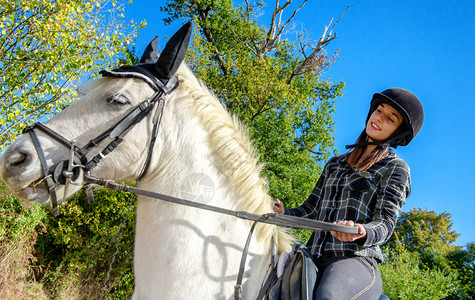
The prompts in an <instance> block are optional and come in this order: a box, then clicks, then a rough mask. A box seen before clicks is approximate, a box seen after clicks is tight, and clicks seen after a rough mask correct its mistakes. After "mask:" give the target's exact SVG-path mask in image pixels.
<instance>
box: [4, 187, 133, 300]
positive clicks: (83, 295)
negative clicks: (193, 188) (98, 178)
mask: <svg viewBox="0 0 475 300" xmlns="http://www.w3.org/2000/svg"><path fill="white" fill-rule="evenodd" d="M0 188H1V194H0V196H1V199H0V209H1V212H0V218H1V219H2V223H1V224H2V225H1V227H0V239H1V241H2V243H1V246H0V259H1V265H0V268H1V269H0V272H1V277H0V285H1V289H0V293H1V294H2V295H12V297H7V298H14V299H23V298H24V299H31V298H37V299H58V298H68V299H91V298H92V299H98V298H99V297H100V295H101V293H103V295H104V298H106V299H124V298H127V297H128V296H130V295H131V294H132V293H133V281H134V276H133V243H134V229H135V199H136V197H135V195H131V194H128V193H118V192H112V191H109V190H106V189H100V190H97V191H95V198H96V199H95V200H96V201H95V203H94V204H93V205H88V204H87V201H86V198H85V195H84V193H82V192H81V193H78V194H77V195H76V196H74V197H73V198H72V199H70V201H69V202H68V205H67V206H65V207H60V214H59V216H58V217H57V218H55V217H53V215H52V214H51V212H50V211H49V210H48V209H45V208H42V207H41V206H39V205H35V204H31V203H25V202H21V201H19V200H18V199H16V198H15V197H12V196H11V195H9V194H8V192H6V188H5V186H4V184H3V183H2V185H1V187H0ZM118 238H120V240H119V242H117V239H118ZM116 251H117V255H116V256H114V253H115V252H116ZM111 264H112V267H111V271H110V274H108V271H109V268H110V265H111ZM108 276H109V277H108ZM106 281H107V282H106Z"/></svg>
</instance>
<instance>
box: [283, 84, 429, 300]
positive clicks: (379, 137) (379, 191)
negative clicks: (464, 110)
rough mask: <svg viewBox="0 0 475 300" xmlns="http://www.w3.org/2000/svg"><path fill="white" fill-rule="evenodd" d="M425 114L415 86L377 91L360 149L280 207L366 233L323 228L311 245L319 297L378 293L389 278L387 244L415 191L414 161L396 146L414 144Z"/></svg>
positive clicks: (375, 296)
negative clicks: (301, 197) (381, 266)
mask: <svg viewBox="0 0 475 300" xmlns="http://www.w3.org/2000/svg"><path fill="white" fill-rule="evenodd" d="M423 120H424V113H423V109H422V105H421V103H420V102H419V100H418V99H417V97H416V96H414V95H413V94H412V93H410V92H409V91H407V90H404V89H400V88H391V89H387V90H384V91H383V92H381V93H376V94H374V96H373V99H372V100H371V107H370V111H369V114H368V117H367V119H366V128H365V130H363V132H362V133H361V135H360V137H359V138H358V140H357V142H356V144H354V145H350V146H347V148H351V149H352V150H351V151H350V152H348V153H346V154H344V155H340V156H335V157H333V158H331V159H330V160H329V161H328V163H327V164H326V165H325V168H324V170H323V172H322V174H321V176H320V178H319V179H318V182H317V184H316V186H315V188H314V189H313V191H312V193H311V194H310V196H309V197H308V199H307V200H306V201H305V202H304V203H303V204H302V205H301V206H299V207H296V208H292V209H287V208H284V206H283V204H282V202H281V201H279V200H278V199H277V200H276V205H275V206H274V211H275V212H276V213H280V214H288V215H293V216H299V217H305V218H312V219H316V220H319V221H326V222H333V223H336V224H341V225H347V226H357V227H358V228H359V232H358V234H344V233H338V232H322V231H315V232H313V234H312V236H311V237H310V239H309V241H308V243H307V247H308V248H309V249H310V251H311V252H312V254H313V257H314V260H315V263H316V265H317V267H318V269H319V274H320V275H319V279H318V280H319V283H318V287H317V290H316V291H315V293H316V297H315V298H316V299H332V300H335V299H344V300H348V299H378V298H379V297H380V295H381V292H382V280H381V275H380V274H379V270H378V263H380V262H382V261H383V256H382V253H381V250H380V247H379V246H380V245H381V244H383V243H385V242H386V241H387V240H388V239H389V238H390V236H391V234H392V233H393V230H394V226H395V224H396V221H397V218H398V214H399V212H400V210H401V207H402V205H403V204H404V203H405V199H406V197H408V196H409V194H410V188H411V182H410V174H409V166H408V165H407V164H406V163H405V162H404V161H403V160H402V159H400V158H398V156H397V155H396V154H395V153H394V152H393V151H392V150H390V149H389V147H394V148H396V147H397V146H406V145H407V144H409V143H410V142H411V140H412V139H413V138H414V137H415V136H416V135H417V133H418V132H419V130H420V128H421V126H422V123H423Z"/></svg>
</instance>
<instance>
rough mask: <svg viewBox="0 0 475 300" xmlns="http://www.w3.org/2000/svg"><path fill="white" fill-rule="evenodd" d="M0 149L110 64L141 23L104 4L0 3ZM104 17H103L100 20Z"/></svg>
mask: <svg viewBox="0 0 475 300" xmlns="http://www.w3.org/2000/svg"><path fill="white" fill-rule="evenodd" d="M0 7H1V10H0V33H1V35H0V70H1V71H0V82H1V86H0V111H1V115H2V118H1V119H0V151H1V150H2V149H4V147H5V146H7V145H8V144H9V143H10V142H11V141H13V140H15V138H16V137H17V136H18V134H19V133H21V131H22V129H23V128H25V127H26V126H27V125H29V124H31V123H32V122H34V121H35V120H36V119H38V118H39V117H42V116H45V115H51V114H54V113H55V112H57V111H58V110H61V108H63V107H64V106H66V105H67V104H69V103H70V101H71V100H72V99H73V97H74V96H75V95H76V85H77V84H78V83H79V82H80V81H81V80H84V77H85V76H86V74H96V73H97V72H95V71H97V70H100V69H101V68H103V67H105V66H110V65H111V64H113V65H116V63H117V60H118V57H119V56H120V55H121V53H122V52H123V50H124V49H125V48H126V47H127V45H128V44H129V43H130V42H131V41H132V37H133V36H132V35H133V34H134V32H135V31H136V30H137V29H138V28H140V27H142V26H143V25H144V24H134V23H133V22H132V23H130V24H128V25H126V24H124V23H123V22H120V21H119V19H120V18H122V17H124V15H123V13H122V11H123V7H122V6H121V5H118V4H117V2H116V1H112V2H110V1H109V0H88V1H82V0H72V1H65V0H0ZM106 18H107V19H106Z"/></svg>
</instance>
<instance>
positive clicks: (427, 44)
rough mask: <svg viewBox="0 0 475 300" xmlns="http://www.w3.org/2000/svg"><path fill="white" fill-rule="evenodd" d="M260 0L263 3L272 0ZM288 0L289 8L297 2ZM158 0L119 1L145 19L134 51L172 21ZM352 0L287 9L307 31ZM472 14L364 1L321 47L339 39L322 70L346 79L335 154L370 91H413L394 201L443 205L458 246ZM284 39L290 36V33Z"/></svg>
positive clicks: (359, 122)
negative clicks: (398, 195)
mask: <svg viewBox="0 0 475 300" xmlns="http://www.w3.org/2000/svg"><path fill="white" fill-rule="evenodd" d="M238 2H239V1H236V3H238ZM267 2H268V6H269V8H271V7H272V6H273V3H274V1H272V2H271V1H267ZM281 2H283V1H282V0H281ZM293 2H294V3H293V4H292V6H291V8H292V7H294V8H296V7H297V5H298V3H300V1H293ZM152 3H153V4H152ZM164 3H165V1H156V2H155V1H145V0H134V3H133V4H129V5H127V6H126V10H125V15H126V17H127V18H132V19H134V20H135V21H141V20H144V19H145V20H146V21H147V23H148V25H147V27H146V28H145V29H142V30H140V31H139V36H138V37H137V39H136V49H137V51H138V52H139V53H140V54H141V53H142V51H143V50H144V49H145V47H146V45H147V44H148V42H150V40H151V39H153V38H154V37H155V36H156V35H158V36H160V42H159V43H161V45H162V46H163V45H164V43H165V40H164V39H163V37H164V36H166V35H171V34H173V33H174V31H175V30H176V29H177V28H178V27H179V26H180V25H181V23H178V22H175V23H173V24H172V25H171V26H167V27H165V26H164V23H163V21H162V19H163V17H164V15H163V14H162V13H160V11H159V7H160V6H161V5H163V4H164ZM356 3H357V1H354V2H349V1H340V0H327V1H315V0H311V1H309V3H307V4H306V5H305V7H304V9H302V10H300V11H299V13H298V14H297V16H296V17H295V19H294V24H295V29H296V30H300V29H305V30H306V31H307V33H308V34H309V36H311V37H312V38H314V39H315V40H316V39H318V38H319V37H320V36H321V35H322V33H323V29H324V25H328V23H329V22H330V20H331V19H332V18H334V20H337V19H338V17H339V16H340V14H341V13H342V11H343V10H344V9H345V8H346V7H347V6H348V5H349V4H356ZM289 10H290V9H289ZM269 20H270V18H269V16H268V12H266V11H265V10H264V11H263V15H262V17H261V18H260V19H259V22H260V23H261V24H262V25H264V26H266V27H267V26H268V24H269ZM473 20H475V1H473V0H457V1H440V0H433V1H414V0H412V1H407V0H399V1H389V0H364V1H362V2H360V3H359V4H358V5H356V6H354V7H351V8H350V9H349V10H347V12H346V13H345V15H344V16H343V18H342V19H341V21H340V22H339V23H338V25H337V26H336V28H335V30H334V32H336V34H337V37H338V38H337V39H335V40H334V41H332V43H331V44H330V45H329V47H327V51H328V53H329V54H332V53H333V52H335V51H336V50H337V49H338V48H339V49H340V59H338V60H337V61H336V62H335V63H334V64H333V65H332V66H331V67H330V69H329V70H328V71H327V72H326V73H324V74H323V77H325V78H326V79H329V80H332V81H335V82H338V81H341V80H343V81H344V82H345V83H346V87H345V89H344V95H343V97H341V98H339V99H338V100H337V104H336V114H335V119H336V121H337V124H336V128H335V129H336V130H335V138H336V146H337V148H338V150H339V152H340V153H344V152H345V145H347V144H351V143H353V142H354V141H355V140H356V138H357V136H358V135H359V134H360V133H361V130H362V129H363V126H364V121H365V119H366V116H367V113H368V109H369V101H370V100H371V97H372V95H373V93H375V92H380V91H382V90H384V89H386V88H389V87H401V88H405V89H408V90H410V91H411V92H413V93H414V94H415V95H416V96H417V97H418V98H419V99H420V100H421V102H422V104H423V106H424V112H425V121H424V125H423V127H422V129H421V131H420V133H419V135H418V136H417V137H416V138H415V139H414V140H413V141H412V142H411V144H410V145H408V146H406V147H399V148H398V149H397V150H396V152H397V153H398V154H399V156H400V157H402V158H403V159H404V160H406V162H407V163H408V164H409V165H410V167H411V177H412V194H411V196H410V197H409V198H408V199H407V203H406V205H405V206H404V208H403V210H404V211H408V210H410V209H411V208H413V207H420V208H427V209H428V210H430V211H436V212H437V213H441V212H448V213H450V214H452V220H453V222H454V229H455V231H456V232H457V233H459V234H461V236H460V237H459V239H458V240H457V242H456V244H457V245H460V246H463V245H465V244H466V243H468V242H471V241H475V230H473V229H472V227H471V225H472V219H473V218H475V216H474V213H475V204H474V200H475V197H474V193H473V191H472V189H473V188H475V179H474V175H473V171H474V167H475V164H474V162H473V161H472V159H471V157H470V153H471V152H473V148H472V147H473V146H474V143H475V126H474V125H473V124H474V123H472V121H474V119H475V101H474V100H473V99H472V98H473V97H474V96H473V94H474V92H473V90H474V89H475V76H474V70H475V63H474V58H473V55H474V53H475V52H474V49H475V42H474V38H475V23H474V22H473ZM286 38H288V39H294V38H295V34H292V33H290V34H288V35H287V36H286Z"/></svg>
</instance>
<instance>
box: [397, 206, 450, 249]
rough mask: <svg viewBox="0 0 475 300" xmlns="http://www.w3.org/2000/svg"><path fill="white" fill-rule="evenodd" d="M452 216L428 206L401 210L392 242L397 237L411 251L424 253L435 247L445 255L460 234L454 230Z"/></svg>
mask: <svg viewBox="0 0 475 300" xmlns="http://www.w3.org/2000/svg"><path fill="white" fill-rule="evenodd" d="M451 218H452V215H451V214H449V213H447V212H443V213H440V214H437V213H436V212H434V211H428V210H427V208H423V209H422V208H415V209H412V210H411V211H409V212H401V216H400V217H399V222H398V223H397V225H396V228H395V232H397V236H396V235H395V236H393V237H392V238H391V240H390V243H392V244H393V243H394V242H395V239H396V238H397V239H400V240H402V241H404V244H405V245H406V247H407V249H408V250H409V251H417V252H419V253H423V252H426V251H427V252H430V251H431V249H435V250H436V252H438V253H439V254H442V255H445V254H447V253H448V251H449V250H450V249H451V245H452V244H453V243H454V242H455V241H456V240H457V237H458V236H459V234H457V233H456V232H455V230H453V222H452V220H451Z"/></svg>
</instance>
